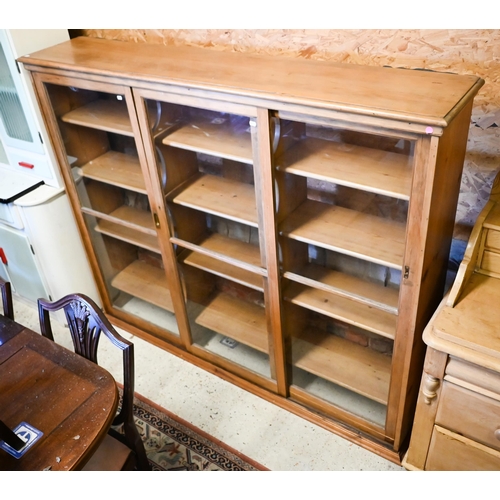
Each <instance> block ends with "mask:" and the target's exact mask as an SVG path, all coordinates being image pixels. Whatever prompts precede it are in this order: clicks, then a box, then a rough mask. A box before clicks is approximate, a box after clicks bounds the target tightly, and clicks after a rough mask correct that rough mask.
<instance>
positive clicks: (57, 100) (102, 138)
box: [46, 83, 178, 335]
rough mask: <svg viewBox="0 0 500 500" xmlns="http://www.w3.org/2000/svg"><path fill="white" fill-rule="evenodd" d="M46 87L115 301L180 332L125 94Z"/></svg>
mask: <svg viewBox="0 0 500 500" xmlns="http://www.w3.org/2000/svg"><path fill="white" fill-rule="evenodd" d="M46 89H47V93H48V95H49V98H50V101H51V103H52V106H53V109H54V112H55V114H56V117H57V123H58V125H59V130H60V135H61V139H62V142H63V144H64V148H65V152H66V155H67V167H68V168H69V169H70V171H71V176H72V178H73V180H74V183H75V189H76V193H77V195H78V197H79V201H80V207H81V208H80V209H81V212H82V214H83V219H84V221H85V224H86V227H87V230H88V234H89V237H90V239H91V241H92V244H93V248H94V250H95V255H96V258H97V261H98V264H99V267H100V270H101V273H102V276H103V279H104V282H105V286H106V290H107V293H108V297H109V300H110V302H111V303H112V305H113V307H114V308H116V309H117V310H119V311H122V312H123V313H126V314H127V315H128V316H127V317H129V316H135V317H137V318H142V319H145V320H146V321H147V322H149V323H151V324H152V325H155V326H156V327H161V328H163V329H166V330H168V331H170V332H173V333H174V334H176V335H178V327H177V323H176V320H175V317H174V315H173V305H172V299H171V294H170V287H169V283H168V280H167V278H166V275H165V270H164V265H163V260H162V257H161V250H160V245H159V242H158V237H157V232H156V229H155V224H154V219H153V215H152V213H151V209H150V203H149V198H148V194H147V189H146V182H145V178H144V175H143V169H142V166H141V161H140V159H139V154H138V150H137V145H136V142H135V138H134V132H133V129H132V123H131V120H130V117H129V112H128V108H127V102H126V98H127V96H126V95H123V94H119V93H117V94H114V93H110V92H101V91H97V90H88V89H84V88H79V87H66V86H61V85H55V84H49V83H47V84H46ZM144 171H146V170H144Z"/></svg>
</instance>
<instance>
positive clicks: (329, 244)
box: [274, 119, 414, 427]
mask: <svg viewBox="0 0 500 500" xmlns="http://www.w3.org/2000/svg"><path fill="white" fill-rule="evenodd" d="M311 122H312V123H308V122H307V119H304V121H303V122H300V121H286V120H280V125H279V129H280V130H281V137H280V141H279V144H278V146H277V148H276V153H275V158H274V164H275V169H276V171H275V175H276V182H277V191H278V195H279V196H278V197H279V203H280V204H279V209H278V219H279V224H278V233H279V248H280V258H281V266H282V273H283V277H284V279H283V302H284V311H285V313H284V327H285V336H286V343H287V353H288V364H289V366H290V370H289V372H290V373H291V390H290V392H291V396H292V397H293V398H297V399H298V400H300V401H301V402H307V403H308V404H310V405H313V406H315V407H316V408H318V409H320V410H323V411H328V408H329V407H330V406H331V407H332V408H333V407H337V408H340V409H341V410H342V411H345V412H347V413H349V414H354V415H356V416H358V417H360V418H362V419H365V420H366V421H368V422H370V423H371V424H374V425H376V426H381V427H383V426H384V423H385V415H386V405H387V398H388V394H389V386H390V375H391V355H392V351H393V342H394V338H395V335H396V331H397V319H398V302H399V286H400V282H401V272H402V268H403V256H404V251H405V241H406V222H407V214H408V203H409V197H410V187H411V179H412V168H413V151H414V143H413V142H412V141H410V140H405V139H401V138H393V137H389V136H388V137H385V136H382V135H376V134H368V133H363V132H355V131H350V130H344V129H340V128H335V127H333V126H324V125H316V124H315V123H314V120H311Z"/></svg>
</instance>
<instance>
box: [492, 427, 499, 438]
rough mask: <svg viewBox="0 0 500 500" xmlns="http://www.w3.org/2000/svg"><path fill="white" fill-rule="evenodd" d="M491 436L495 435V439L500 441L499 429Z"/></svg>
mask: <svg viewBox="0 0 500 500" xmlns="http://www.w3.org/2000/svg"><path fill="white" fill-rule="evenodd" d="M493 434H495V437H496V438H497V439H498V440H500V429H497V430H496V431H495V432H494V433H493Z"/></svg>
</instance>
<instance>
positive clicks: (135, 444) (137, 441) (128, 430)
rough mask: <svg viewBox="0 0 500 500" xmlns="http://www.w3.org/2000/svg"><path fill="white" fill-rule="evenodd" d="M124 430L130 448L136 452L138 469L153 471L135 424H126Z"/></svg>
mask: <svg viewBox="0 0 500 500" xmlns="http://www.w3.org/2000/svg"><path fill="white" fill-rule="evenodd" d="M123 430H124V432H125V437H126V439H127V441H128V442H129V443H130V446H131V447H132V449H133V450H134V451H135V455H136V457H137V468H138V469H139V470H151V465H150V464H149V460H148V457H147V455H146V450H145V449H144V443H143V441H142V438H141V436H140V434H139V431H138V430H137V427H136V426H135V423H134V422H124V424H123Z"/></svg>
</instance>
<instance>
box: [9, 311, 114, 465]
mask: <svg viewBox="0 0 500 500" xmlns="http://www.w3.org/2000/svg"><path fill="white" fill-rule="evenodd" d="M117 405H118V392H117V388H116V383H115V381H114V379H113V377H112V376H111V375H110V374H109V373H108V372H107V371H106V370H104V369H103V368H102V367H100V366H98V365H96V364H94V363H91V362H90V361H88V360H87V359H85V358H83V357H82V356H79V355H77V354H75V353H74V352H72V351H69V350H68V349H66V348H64V347H62V346H60V345H58V344H56V343H55V342H52V341H50V340H48V339H46V338H45V337H43V336H42V335H40V334H39V333H35V332H33V331H32V330H30V329H28V328H25V327H24V326H22V325H20V324H19V323H16V322H14V321H11V320H9V319H8V318H5V317H4V316H1V315H0V420H2V421H3V422H4V423H5V424H6V425H7V426H8V427H10V429H14V428H15V427H16V426H17V425H19V424H20V423H21V422H27V423H28V424H30V425H32V426H33V427H35V428H36V429H38V430H40V431H41V432H43V436H42V437H41V438H40V439H39V440H38V441H37V442H36V443H34V444H33V445H32V447H31V448H29V449H28V450H27V451H26V453H25V454H24V455H23V456H22V457H21V458H19V459H16V458H14V457H13V456H11V455H10V454H9V453H7V452H6V451H4V450H3V449H0V470H11V471H17V470H78V469H81V468H82V467H83V466H84V465H85V463H86V462H87V461H88V459H89V458H90V457H91V456H92V454H93V452H94V451H95V449H96V448H97V446H98V445H99V443H100V442H101V440H102V439H103V438H104V436H105V435H106V433H107V431H108V429H109V427H110V426H111V422H112V421H113V418H114V415H115V412H116V408H117Z"/></svg>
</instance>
